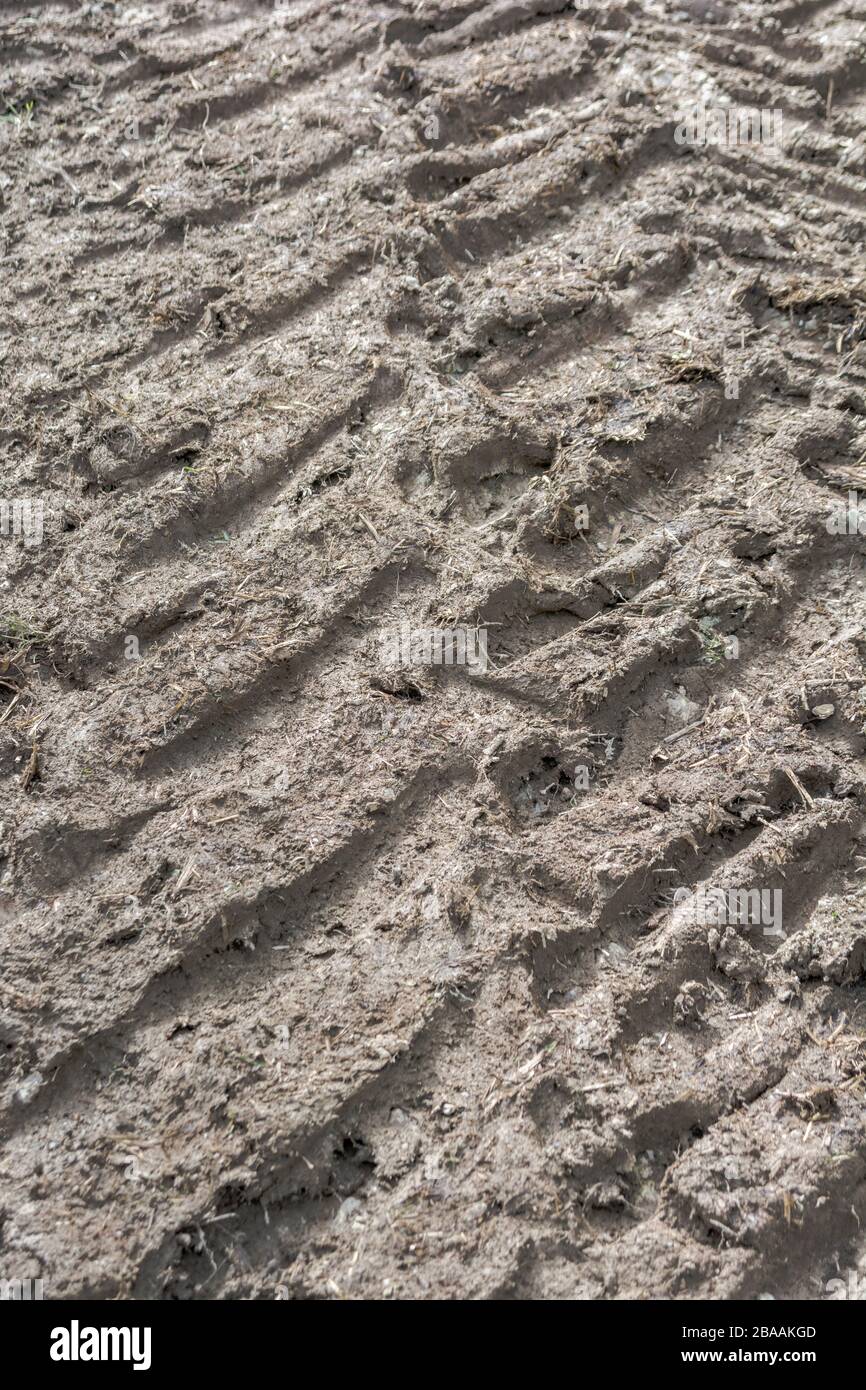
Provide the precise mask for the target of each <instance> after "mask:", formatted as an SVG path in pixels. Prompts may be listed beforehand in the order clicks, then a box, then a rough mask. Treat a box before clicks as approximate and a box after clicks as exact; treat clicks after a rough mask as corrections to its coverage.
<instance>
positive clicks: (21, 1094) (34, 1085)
mask: <svg viewBox="0 0 866 1390" xmlns="http://www.w3.org/2000/svg"><path fill="white" fill-rule="evenodd" d="M43 1080H44V1077H43V1075H42V1073H41V1071H32V1072H31V1073H30V1075H29V1076H25V1078H24V1080H23V1081H22V1082H21V1085H20V1086H19V1087H18V1090H17V1091H16V1092H15V1099H16V1100H17V1101H19V1102H20V1103H21V1105H29V1104H30V1102H31V1100H32V1099H33V1097H34V1096H35V1095H36V1092H37V1091H38V1090H39V1087H40V1086H41V1085H42V1082H43Z"/></svg>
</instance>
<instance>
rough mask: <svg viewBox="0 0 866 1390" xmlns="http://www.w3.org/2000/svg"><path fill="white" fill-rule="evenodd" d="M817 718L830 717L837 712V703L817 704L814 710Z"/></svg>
mask: <svg viewBox="0 0 866 1390" xmlns="http://www.w3.org/2000/svg"><path fill="white" fill-rule="evenodd" d="M812 713H813V714H814V716H815V718H816V719H829V718H830V717H831V715H834V714H835V713H836V706H835V705H816V706H815V708H814V709H813V710H812Z"/></svg>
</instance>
